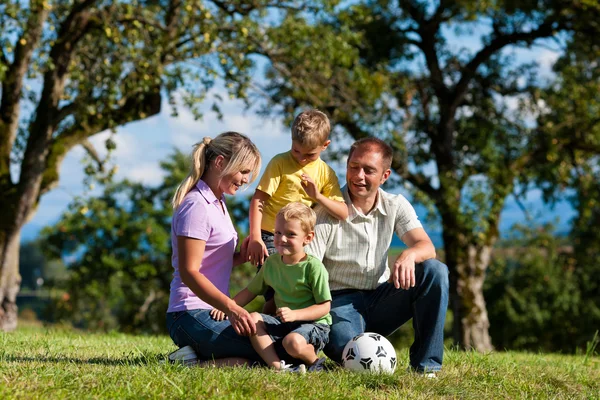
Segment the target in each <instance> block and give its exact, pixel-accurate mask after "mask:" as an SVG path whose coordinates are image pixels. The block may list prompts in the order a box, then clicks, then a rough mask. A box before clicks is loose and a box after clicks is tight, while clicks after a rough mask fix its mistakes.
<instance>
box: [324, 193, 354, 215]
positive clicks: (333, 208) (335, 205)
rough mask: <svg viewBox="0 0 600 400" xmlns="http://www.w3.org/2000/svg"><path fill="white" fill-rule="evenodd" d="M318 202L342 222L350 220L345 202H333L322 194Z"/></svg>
mask: <svg viewBox="0 0 600 400" xmlns="http://www.w3.org/2000/svg"><path fill="white" fill-rule="evenodd" d="M316 200H317V202H319V204H320V205H322V206H323V207H324V208H325V209H326V210H327V212H328V213H329V214H331V215H332V216H334V217H336V218H337V219H339V220H340V221H343V220H345V219H346V218H348V206H347V205H346V203H344V202H343V201H337V200H332V199H330V198H329V197H327V196H324V195H322V194H321V193H319V195H318V196H317V199H316Z"/></svg>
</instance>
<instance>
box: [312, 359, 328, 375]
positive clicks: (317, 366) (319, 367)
mask: <svg viewBox="0 0 600 400" xmlns="http://www.w3.org/2000/svg"><path fill="white" fill-rule="evenodd" d="M325 360H326V358H325V357H321V358H319V359H318V360H317V361H315V363H314V364H313V365H311V366H310V367H308V372H319V371H323V370H324V369H325Z"/></svg>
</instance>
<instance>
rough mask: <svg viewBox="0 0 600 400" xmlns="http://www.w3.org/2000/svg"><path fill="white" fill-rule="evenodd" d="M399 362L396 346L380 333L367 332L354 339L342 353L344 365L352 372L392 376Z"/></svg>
mask: <svg viewBox="0 0 600 400" xmlns="http://www.w3.org/2000/svg"><path fill="white" fill-rule="evenodd" d="M397 362H398V359H397V358H396V350H395V349H394V346H392V344H391V343H390V342H389V340H387V339H386V338H385V337H383V336H381V335H380V334H378V333H372V332H365V333H361V334H360V335H358V336H355V337H353V338H352V339H351V340H350V341H349V342H348V343H347V344H346V347H344V351H343V352H342V365H343V366H344V368H346V369H349V370H352V371H359V372H377V373H381V372H383V373H388V374H391V373H393V372H394V370H395V369H396V364H397Z"/></svg>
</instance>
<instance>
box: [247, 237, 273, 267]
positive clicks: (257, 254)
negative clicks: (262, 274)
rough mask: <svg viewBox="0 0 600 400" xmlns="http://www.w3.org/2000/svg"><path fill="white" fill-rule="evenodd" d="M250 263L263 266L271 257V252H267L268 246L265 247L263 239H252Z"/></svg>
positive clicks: (249, 251) (249, 254) (249, 253)
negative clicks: (267, 258) (266, 259)
mask: <svg viewBox="0 0 600 400" xmlns="http://www.w3.org/2000/svg"><path fill="white" fill-rule="evenodd" d="M247 254H248V261H250V264H252V265H254V266H257V265H259V264H263V263H264V262H265V258H266V257H269V252H268V251H267V246H265V242H263V241H262V239H260V238H259V239H250V241H249V243H248V250H247Z"/></svg>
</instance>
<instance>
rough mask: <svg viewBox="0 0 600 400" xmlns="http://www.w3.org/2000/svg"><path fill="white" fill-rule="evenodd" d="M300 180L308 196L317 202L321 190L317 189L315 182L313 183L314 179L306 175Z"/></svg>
mask: <svg viewBox="0 0 600 400" xmlns="http://www.w3.org/2000/svg"><path fill="white" fill-rule="evenodd" d="M300 178H301V179H302V187H303V188H304V191H305V192H306V194H307V195H309V196H310V198H311V199H313V200H315V201H316V200H317V196H318V195H319V189H318V188H317V185H316V184H315V181H313V180H312V178H311V177H310V176H308V175H306V174H305V173H303V174H302V175H300Z"/></svg>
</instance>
